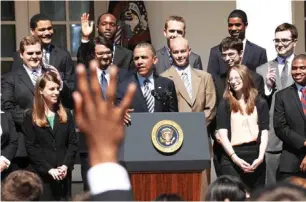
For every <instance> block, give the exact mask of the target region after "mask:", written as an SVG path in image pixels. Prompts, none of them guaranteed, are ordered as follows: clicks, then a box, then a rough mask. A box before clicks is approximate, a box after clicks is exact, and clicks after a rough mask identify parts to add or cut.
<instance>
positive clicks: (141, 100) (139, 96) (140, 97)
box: [132, 73, 148, 112]
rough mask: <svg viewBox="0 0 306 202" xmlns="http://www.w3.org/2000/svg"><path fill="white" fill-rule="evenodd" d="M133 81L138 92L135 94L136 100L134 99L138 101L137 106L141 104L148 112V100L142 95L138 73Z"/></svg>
mask: <svg viewBox="0 0 306 202" xmlns="http://www.w3.org/2000/svg"><path fill="white" fill-rule="evenodd" d="M132 80H134V81H133V82H135V83H136V85H137V88H136V92H135V98H134V99H136V100H138V101H136V102H135V103H137V104H138V103H139V104H140V105H141V107H142V108H143V109H144V111H145V112H147V111H148V107H147V104H146V100H145V98H144V96H143V94H142V90H141V87H140V83H139V80H138V78H137V73H135V74H134V76H133V79H132Z"/></svg>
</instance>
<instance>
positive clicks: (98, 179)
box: [87, 163, 131, 195]
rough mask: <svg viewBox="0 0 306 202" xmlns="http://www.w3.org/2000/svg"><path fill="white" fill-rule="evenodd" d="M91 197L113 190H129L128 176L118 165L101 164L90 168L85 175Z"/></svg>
mask: <svg viewBox="0 0 306 202" xmlns="http://www.w3.org/2000/svg"><path fill="white" fill-rule="evenodd" d="M87 179H88V184H89V188H90V192H91V194H92V195H95V194H101V193H103V192H107V191H114V190H130V189H131V183H130V179H129V175H128V173H127V171H126V169H125V168H124V167H122V166H121V165H120V164H118V163H101V164H98V165H95V166H93V167H91V168H90V169H89V170H88V173H87Z"/></svg>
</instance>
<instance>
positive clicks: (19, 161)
mask: <svg viewBox="0 0 306 202" xmlns="http://www.w3.org/2000/svg"><path fill="white" fill-rule="evenodd" d="M10 167H11V169H12V171H16V170H28V171H32V169H31V166H30V160H29V158H28V157H15V158H13V160H12V162H11V165H10Z"/></svg>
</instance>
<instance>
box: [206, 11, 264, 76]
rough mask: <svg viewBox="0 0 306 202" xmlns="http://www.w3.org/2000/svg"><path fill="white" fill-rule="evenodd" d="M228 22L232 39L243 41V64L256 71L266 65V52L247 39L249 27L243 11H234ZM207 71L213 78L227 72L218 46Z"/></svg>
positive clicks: (213, 52) (210, 59)
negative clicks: (246, 33) (246, 34)
mask: <svg viewBox="0 0 306 202" xmlns="http://www.w3.org/2000/svg"><path fill="white" fill-rule="evenodd" d="M227 22H228V32H229V34H230V35H231V37H236V38H239V39H241V40H242V41H243V56H242V64H244V65H245V66H247V67H248V68H249V69H250V70H253V71H255V70H256V67H258V66H260V65H262V64H264V63H266V62H267V54H266V50H265V49H264V48H261V47H260V46H258V45H256V44H254V43H251V42H250V41H248V40H247V39H246V38H245V31H246V28H247V26H248V19H247V15H246V13H245V12H244V11H242V10H234V11H232V12H231V13H230V15H229V17H228V21H227ZM207 71H208V72H209V73H211V74H212V75H213V76H215V75H221V74H224V73H225V72H226V71H227V68H226V64H225V63H224V61H223V60H222V58H221V51H220V50H219V46H218V45H217V46H215V47H213V48H211V50H210V55H209V61H208V66H207Z"/></svg>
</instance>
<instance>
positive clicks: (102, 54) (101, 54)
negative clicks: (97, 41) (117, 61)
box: [96, 52, 112, 56]
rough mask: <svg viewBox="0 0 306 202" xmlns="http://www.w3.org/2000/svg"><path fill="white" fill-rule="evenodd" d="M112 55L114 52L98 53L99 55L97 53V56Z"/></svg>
mask: <svg viewBox="0 0 306 202" xmlns="http://www.w3.org/2000/svg"><path fill="white" fill-rule="evenodd" d="M111 54H112V52H97V53H96V55H99V56H104V55H107V56H109V55H111Z"/></svg>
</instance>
